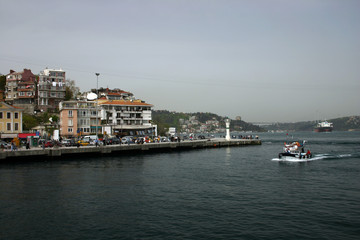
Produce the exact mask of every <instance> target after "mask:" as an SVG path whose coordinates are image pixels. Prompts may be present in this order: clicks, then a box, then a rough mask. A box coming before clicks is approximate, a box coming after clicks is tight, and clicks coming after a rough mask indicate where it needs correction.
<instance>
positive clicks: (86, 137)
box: [83, 135, 97, 142]
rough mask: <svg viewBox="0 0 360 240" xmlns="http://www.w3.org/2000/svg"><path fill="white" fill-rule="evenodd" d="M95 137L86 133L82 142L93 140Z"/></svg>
mask: <svg viewBox="0 0 360 240" xmlns="http://www.w3.org/2000/svg"><path fill="white" fill-rule="evenodd" d="M96 139H97V138H96V135H88V136H84V137H83V140H84V142H94V141H95V140H96Z"/></svg>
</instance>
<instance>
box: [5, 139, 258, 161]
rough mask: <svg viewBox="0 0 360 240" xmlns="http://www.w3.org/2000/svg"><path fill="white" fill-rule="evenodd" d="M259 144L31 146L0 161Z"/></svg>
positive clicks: (241, 141) (250, 141)
mask: <svg viewBox="0 0 360 240" xmlns="http://www.w3.org/2000/svg"><path fill="white" fill-rule="evenodd" d="M251 145H261V140H259V139H231V140H229V141H226V140H225V139H223V138H214V139H211V140H209V139H205V140H193V141H181V142H161V143H145V144H129V145H127V144H121V145H106V146H100V147H96V146H81V147H54V148H46V149H42V148H39V147H37V148H31V149H18V150H16V151H9V150H5V151H1V152H0V162H4V161H7V162H9V161H13V160H14V161H16V160H24V161H32V160H36V159H39V158H45V159H46V158H48V159H58V158H64V157H65V158H68V159H69V158H71V157H72V156H74V157H75V156H76V157H82V156H84V157H88V156H114V155H115V156H116V155H121V154H129V153H131V154H144V153H145V154H146V153H153V152H169V151H182V150H192V149H201V148H218V147H235V146H238V147H239V146H251Z"/></svg>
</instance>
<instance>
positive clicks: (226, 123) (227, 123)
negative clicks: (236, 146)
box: [225, 118, 230, 141]
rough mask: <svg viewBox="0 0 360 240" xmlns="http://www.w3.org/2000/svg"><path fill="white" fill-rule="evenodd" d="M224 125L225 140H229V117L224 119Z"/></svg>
mask: <svg viewBox="0 0 360 240" xmlns="http://www.w3.org/2000/svg"><path fill="white" fill-rule="evenodd" d="M225 125H226V137H225V139H226V141H230V119H228V118H227V119H225Z"/></svg>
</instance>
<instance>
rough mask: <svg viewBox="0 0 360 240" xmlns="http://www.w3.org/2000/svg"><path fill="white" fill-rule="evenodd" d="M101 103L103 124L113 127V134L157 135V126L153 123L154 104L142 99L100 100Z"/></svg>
mask: <svg viewBox="0 0 360 240" xmlns="http://www.w3.org/2000/svg"><path fill="white" fill-rule="evenodd" d="M99 105H100V108H101V114H100V115H101V122H102V126H104V127H106V129H111V133H112V134H114V135H120V136H127V135H132V136H144V135H150V136H155V135H157V126H156V125H152V123H151V120H152V116H151V108H152V107H153V105H151V104H148V103H145V102H143V101H141V100H134V101H127V100H99ZM109 127H110V128H109Z"/></svg>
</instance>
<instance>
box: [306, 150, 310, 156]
mask: <svg viewBox="0 0 360 240" xmlns="http://www.w3.org/2000/svg"><path fill="white" fill-rule="evenodd" d="M306 157H307V158H309V157H311V152H310V150H307V152H306Z"/></svg>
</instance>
